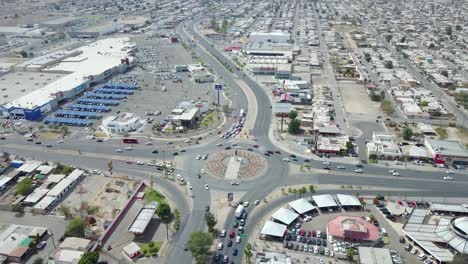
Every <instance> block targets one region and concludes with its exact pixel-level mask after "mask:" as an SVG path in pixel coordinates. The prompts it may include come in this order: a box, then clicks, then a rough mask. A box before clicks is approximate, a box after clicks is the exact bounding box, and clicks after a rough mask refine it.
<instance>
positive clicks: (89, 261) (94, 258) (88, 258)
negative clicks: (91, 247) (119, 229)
mask: <svg viewBox="0 0 468 264" xmlns="http://www.w3.org/2000/svg"><path fill="white" fill-rule="evenodd" d="M98 261H99V252H86V253H84V254H83V256H82V257H81V259H80V262H78V264H96V263H97V262H98Z"/></svg>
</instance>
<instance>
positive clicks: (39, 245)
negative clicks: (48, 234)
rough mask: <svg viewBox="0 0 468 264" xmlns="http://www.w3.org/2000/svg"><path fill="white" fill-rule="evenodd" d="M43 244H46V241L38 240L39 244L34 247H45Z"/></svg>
mask: <svg viewBox="0 0 468 264" xmlns="http://www.w3.org/2000/svg"><path fill="white" fill-rule="evenodd" d="M45 245H47V241H41V242H39V244H37V246H36V248H37V249H42V248H44V247H45Z"/></svg>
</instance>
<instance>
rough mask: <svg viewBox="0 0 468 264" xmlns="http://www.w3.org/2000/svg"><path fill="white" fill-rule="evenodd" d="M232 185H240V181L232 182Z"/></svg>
mask: <svg viewBox="0 0 468 264" xmlns="http://www.w3.org/2000/svg"><path fill="white" fill-rule="evenodd" d="M231 185H239V182H238V181H231Z"/></svg>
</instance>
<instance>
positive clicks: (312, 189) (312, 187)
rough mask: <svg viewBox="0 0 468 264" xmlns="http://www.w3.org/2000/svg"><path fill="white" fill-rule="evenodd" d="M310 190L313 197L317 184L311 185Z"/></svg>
mask: <svg viewBox="0 0 468 264" xmlns="http://www.w3.org/2000/svg"><path fill="white" fill-rule="evenodd" d="M309 192H310V197H311V198H312V196H313V195H314V194H315V192H316V191H315V186H313V185H309Z"/></svg>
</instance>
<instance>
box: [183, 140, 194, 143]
mask: <svg viewBox="0 0 468 264" xmlns="http://www.w3.org/2000/svg"><path fill="white" fill-rule="evenodd" d="M184 142H185V143H190V142H192V140H190V139H186V140H185V141H184Z"/></svg>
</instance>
